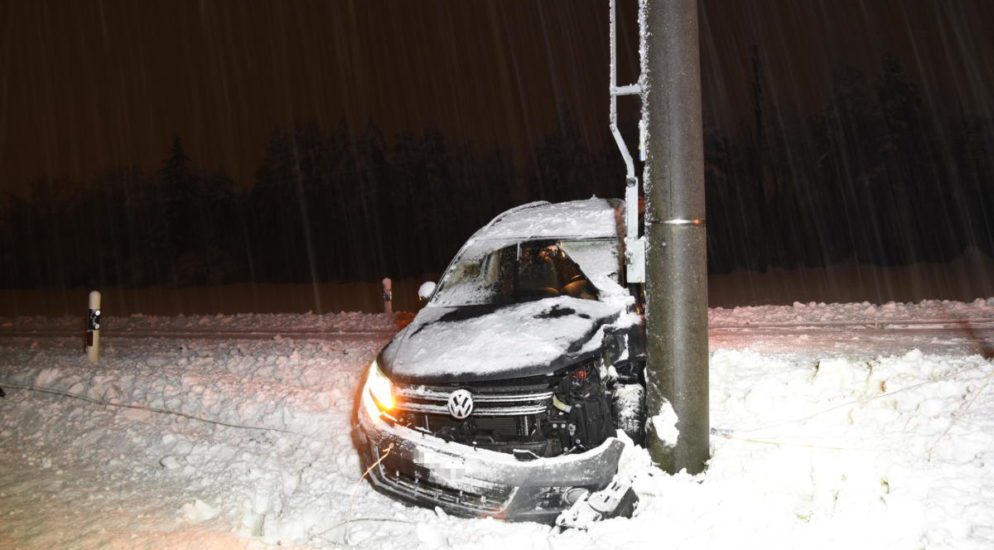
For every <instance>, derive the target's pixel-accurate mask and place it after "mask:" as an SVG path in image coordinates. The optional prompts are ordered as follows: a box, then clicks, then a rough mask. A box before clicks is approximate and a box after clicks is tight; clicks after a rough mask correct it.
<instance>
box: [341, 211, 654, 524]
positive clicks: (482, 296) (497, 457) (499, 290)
mask: <svg viewBox="0 0 994 550" xmlns="http://www.w3.org/2000/svg"><path fill="white" fill-rule="evenodd" d="M623 210H624V204H623V203H622V202H621V201H615V200H605V199H596V198H593V199H589V200H583V201H572V202H565V203H557V204H550V203H547V202H538V203H531V204H527V205H524V206H521V207H518V208H515V209H512V210H509V211H507V212H505V213H503V214H501V215H499V216H498V217H496V218H495V219H494V220H493V221H491V222H490V223H489V224H488V225H486V226H485V227H483V228H482V229H480V230H479V231H477V232H476V233H475V234H474V235H473V236H472V237H471V238H470V239H469V241H467V242H466V244H465V245H463V247H462V248H461V249H460V250H459V252H458V253H457V254H456V256H455V258H454V259H453V260H452V262H451V264H450V265H449V266H448V268H447V269H446V270H445V272H444V274H443V276H442V278H441V280H440V282H439V283H438V285H437V286H435V285H434V284H432V283H426V285H424V286H423V287H422V292H421V293H422V294H423V295H424V297H426V298H429V300H428V301H427V303H426V305H425V307H424V308H422V309H421V311H420V312H418V314H417V316H416V317H415V318H414V320H413V321H412V322H411V323H410V324H409V325H408V326H407V327H405V328H404V329H403V330H401V331H400V332H399V333H398V334H397V335H396V336H395V337H394V338H393V340H392V341H391V342H390V343H389V344H388V345H387V346H386V347H385V348H384V349H383V351H382V352H381V353H380V354H379V355H378V357H377V358H376V360H375V361H374V362H373V363H372V364H371V365H370V366H369V369H368V370H367V372H366V373H365V375H364V376H363V379H362V380H361V381H360V387H359V391H358V394H357V403H356V408H355V419H354V428H355V429H354V435H355V440H356V446H357V448H358V450H359V454H360V456H361V461H362V466H363V470H364V471H368V479H369V481H370V482H371V483H372V485H373V486H374V487H375V488H376V489H377V490H379V491H380V492H382V493H385V494H387V495H389V496H392V497H395V498H397V499H400V500H403V501H406V502H409V503H413V504H418V505H423V506H428V507H432V508H435V507H438V508H441V509H442V510H444V511H446V512H448V513H450V514H453V515H459V516H472V517H479V516H490V517H496V518H502V519H508V520H526V521H539V522H544V523H551V522H554V521H555V519H556V517H557V516H559V514H560V513H561V512H563V511H564V510H566V509H569V508H570V507H571V506H572V505H574V503H576V502H577V501H578V500H580V499H583V498H586V497H587V496H588V495H590V494H592V493H594V492H596V491H600V490H602V489H605V487H607V486H608V485H609V484H611V483H612V479H613V478H614V476H615V474H616V472H617V469H618V460H619V457H620V456H621V452H622V449H623V447H624V445H625V442H624V439H626V438H625V437H623V436H619V434H618V430H619V429H620V430H622V431H623V432H624V433H625V434H627V439H630V440H632V441H636V442H638V441H640V440H641V439H642V437H643V423H644V410H643V409H644V393H645V392H644V387H645V380H644V364H645V354H644V339H645V338H644V323H643V321H642V318H641V315H640V310H641V306H640V303H639V301H638V292H637V291H633V290H632V289H630V288H629V287H628V286H627V285H626V281H625V280H624V272H625V271H624V269H623V265H624V263H623V262H624V254H625V250H624V249H623V247H624V245H623V242H624V241H623V239H622V236H623V235H624V227H623V225H624V222H623ZM632 288H633V289H634V288H637V287H636V286H634V285H633V287H632Z"/></svg>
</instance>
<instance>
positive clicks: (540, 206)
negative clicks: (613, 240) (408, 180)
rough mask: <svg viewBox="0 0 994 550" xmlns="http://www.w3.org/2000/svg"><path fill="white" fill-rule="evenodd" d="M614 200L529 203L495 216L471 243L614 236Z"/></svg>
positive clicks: (616, 213)
mask: <svg viewBox="0 0 994 550" xmlns="http://www.w3.org/2000/svg"><path fill="white" fill-rule="evenodd" d="M622 204H623V203H621V201H618V200H616V199H599V198H596V197H591V198H589V199H586V200H578V201H568V202H559V203H549V202H546V201H539V202H532V203H528V204H524V205H522V206H519V207H517V208H512V209H510V210H508V211H506V212H504V213H503V214H500V215H498V216H497V217H496V218H494V219H493V221H491V222H490V223H489V224H487V225H486V226H484V227H483V228H482V229H480V230H479V231H477V232H476V234H475V235H473V238H472V240H501V241H507V240H525V239H542V238H549V239H554V238H583V239H598V238H606V237H617V236H618V215H619V212H618V210H619V209H621V208H622V207H623V206H622Z"/></svg>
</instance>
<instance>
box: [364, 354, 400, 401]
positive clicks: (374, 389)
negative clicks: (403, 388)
mask: <svg viewBox="0 0 994 550" xmlns="http://www.w3.org/2000/svg"><path fill="white" fill-rule="evenodd" d="M366 390H367V391H369V395H370V396H371V397H372V398H373V401H374V402H376V406H377V407H379V409H380V410H381V411H384V412H386V411H389V410H390V409H392V408H393V407H394V405H395V404H396V403H395V402H394V399H393V383H391V382H390V379H389V378H387V375H385V374H383V371H381V370H380V366H379V365H377V364H376V361H373V364H372V365H370V366H369V376H367V377H366Z"/></svg>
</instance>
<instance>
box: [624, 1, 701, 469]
mask: <svg viewBox="0 0 994 550" xmlns="http://www.w3.org/2000/svg"><path fill="white" fill-rule="evenodd" d="M643 9H644V10H645V12H644V13H642V14H640V17H641V18H643V19H642V22H643V25H642V29H643V36H644V40H645V46H646V47H645V50H644V52H645V53H644V55H645V58H644V59H643V60H642V63H643V68H642V78H643V80H642V82H643V86H642V94H643V96H642V98H643V117H644V122H645V124H646V125H647V134H648V135H647V144H646V145H647V149H648V151H647V153H648V154H647V160H646V165H645V173H644V175H643V181H644V182H645V186H646V203H647V205H646V217H645V221H646V240H647V247H646V323H647V327H648V342H647V344H648V345H647V348H648V349H647V352H648V364H647V367H646V379H647V381H648V388H647V396H646V401H647V409H648V416H649V417H650V418H651V417H653V416H654V415H658V414H659V413H660V411H662V410H664V408H665V406H666V404H667V403H668V404H669V405H672V407H673V410H674V411H675V412H676V416H677V419H678V420H677V423H676V427H677V429H678V430H679V437H678V438H677V440H676V441H675V442H673V441H667V440H664V439H665V438H660V437H657V434H656V433H655V425H654V424H655V423H654V422H652V421H650V422H649V426H648V431H649V433H648V437H647V443H648V446H649V452H650V455H651V456H652V459H653V461H654V462H655V463H656V464H658V465H659V466H660V467H662V468H663V469H665V470H667V471H669V472H678V471H680V470H683V469H686V470H687V472H689V473H691V474H695V473H698V472H701V471H702V470H704V467H705V464H706V462H707V460H708V458H709V455H710V451H709V443H710V433H709V432H710V425H709V417H708V416H709V415H708V310H707V231H706V227H705V223H704V215H705V210H704V139H703V127H702V122H701V76H700V51H699V42H698V23H697V0H648V1H647V3H646V4H645V5H644V6H643ZM658 418H662V417H658Z"/></svg>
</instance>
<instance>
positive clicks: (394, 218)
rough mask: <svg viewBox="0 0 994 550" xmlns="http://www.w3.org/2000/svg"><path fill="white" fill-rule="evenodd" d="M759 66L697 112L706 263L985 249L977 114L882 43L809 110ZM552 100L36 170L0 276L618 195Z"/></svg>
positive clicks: (412, 225)
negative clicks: (488, 132)
mask: <svg viewBox="0 0 994 550" xmlns="http://www.w3.org/2000/svg"><path fill="white" fill-rule="evenodd" d="M754 63H755V64H756V67H757V68H758V64H759V61H758V59H756V60H754ZM755 73H756V76H755V77H754V81H753V82H752V92H753V100H754V101H753V113H751V115H752V116H751V117H750V120H749V122H748V123H746V124H743V125H742V127H740V128H718V127H715V126H714V125H713V124H707V126H706V128H705V153H706V185H707V190H706V192H707V218H708V228H709V231H708V254H709V258H708V261H709V268H710V269H711V271H712V272H727V271H729V270H732V269H736V268H747V269H755V270H765V269H769V268H774V267H783V268H791V267H797V266H802V265H803V266H817V265H827V264H831V263H836V262H840V261H856V262H860V263H864V264H870V263H872V264H878V265H894V264H907V263H911V262H919V261H945V260H949V259H951V258H953V257H955V256H957V255H959V254H961V253H962V252H963V250H964V249H965V248H966V247H968V246H975V247H977V248H979V249H981V250H983V251H986V252H987V253H994V237H992V234H994V122H992V121H991V120H990V119H989V118H983V117H978V116H973V115H967V114H964V113H960V114H958V115H956V116H951V117H950V116H947V115H946V113H947V112H948V110H944V111H943V115H942V116H939V115H938V114H937V113H936V112H935V111H934V110H932V109H928V108H925V107H923V101H922V98H921V96H920V94H919V92H918V90H917V89H916V87H915V86H914V85H913V84H912V83H910V82H909V81H908V79H907V78H906V76H905V75H904V73H903V71H902V69H901V67H900V64H899V63H897V61H896V60H893V59H889V60H887V61H885V63H884V64H883V66H882V67H881V70H880V72H879V74H876V75H874V76H872V77H866V76H865V75H862V74H860V73H858V72H856V71H854V70H851V69H847V70H844V71H840V72H839V74H838V76H837V78H835V84H834V88H833V90H832V94H831V100H830V101H828V102H827V104H825V105H824V106H822V108H821V109H820V110H818V112H816V113H813V114H805V115H801V114H799V113H793V112H788V111H786V110H784V109H775V108H773V107H774V106H772V105H770V103H769V102H768V101H767V100H766V99H765V98H764V94H763V81H762V79H761V78H760V77H759V74H760V71H759V70H756V71H755ZM560 112H561V115H560V116H558V117H557V120H556V123H555V124H554V125H553V128H552V130H551V131H550V132H549V133H548V135H547V136H546V137H545V138H544V139H542V140H540V142H539V143H538V144H537V145H536V146H535V148H534V150H532V151H529V152H528V154H527V155H524V157H525V158H524V159H522V158H516V157H515V156H513V155H512V154H511V153H509V152H508V150H507V149H505V148H502V147H492V148H484V147H480V146H478V145H475V144H474V143H472V142H468V141H453V140H449V139H447V138H446V137H445V136H444V135H443V134H442V133H441V132H439V131H438V130H433V129H429V130H425V131H423V132H421V133H414V132H409V131H405V132H400V133H398V134H396V135H393V136H390V138H389V139H388V138H387V137H386V136H384V135H383V133H382V132H381V131H380V130H379V129H378V128H377V127H376V126H375V125H373V124H369V125H367V126H366V127H365V128H363V129H361V130H358V131H357V130H356V129H354V128H349V127H348V126H346V125H345V124H344V123H341V124H339V125H338V126H336V127H334V128H330V129H329V128H322V127H320V126H319V125H317V124H316V123H300V124H296V125H294V126H293V127H291V128H286V129H277V130H274V131H273V133H272V135H271V136H270V139H269V141H268V144H267V145H266V148H265V151H264V154H263V159H262V161H261V163H260V165H259V168H258V170H257V171H256V176H255V178H254V181H253V182H251V184H250V185H239V184H237V183H236V182H234V181H232V179H231V178H230V177H228V176H227V175H225V174H223V173H220V172H212V171H208V170H204V169H202V168H199V167H198V166H197V164H196V162H195V161H194V159H191V158H189V157H188V155H187V154H186V152H185V150H184V148H183V145H182V141H181V140H180V138H176V139H175V140H174V141H173V143H172V146H171V148H170V149H169V151H168V152H166V154H165V155H164V160H163V162H162V163H161V166H160V167H159V168H158V169H156V170H154V171H143V170H140V169H138V168H136V167H116V168H109V169H107V170H105V171H103V172H101V173H99V174H97V175H95V176H94V177H93V178H92V179H91V180H90V181H89V182H86V183H85V184H82V185H80V184H79V183H78V182H67V181H60V180H56V179H41V180H38V181H37V182H34V183H33V184H32V185H31V187H30V189H31V192H30V195H29V196H27V197H18V196H13V195H6V196H4V197H0V287H4V288H30V287H43V288H74V287H81V286H94V285H96V286H101V287H106V286H128V287H130V286H147V285H172V286H182V285H204V284H223V283H231V282H242V281H257V282H310V281H333V280H367V281H368V280H377V279H379V278H380V277H383V276H391V277H400V278H403V277H415V276H420V275H423V274H427V273H438V272H439V271H441V270H442V269H443V268H444V267H445V263H446V262H447V261H448V260H449V259H450V258H451V256H452V255H453V254H454V253H455V251H456V250H457V249H458V247H459V246H460V245H461V244H462V243H463V242H464V241H465V240H466V238H468V236H469V235H470V234H471V233H472V232H473V231H475V230H476V229H477V228H479V227H480V226H481V225H483V224H484V223H486V222H487V221H488V220H490V219H491V218H492V217H493V216H494V215H496V214H498V213H499V212H501V211H503V210H505V209H507V208H509V207H511V206H514V205H516V204H520V203H523V202H527V201H531V200H540V199H543V200H551V201H561V200H569V199H577V198H587V197H590V196H591V195H597V196H620V195H621V193H622V189H623V185H624V182H623V179H624V178H623V175H624V170H623V166H622V164H621V159H620V157H619V155H618V153H617V151H615V150H614V145H613V143H612V142H610V140H605V142H604V143H603V145H600V146H597V147H591V146H590V145H588V142H587V141H586V140H585V139H583V133H582V132H581V131H580V128H579V127H578V126H577V124H576V122H575V119H574V118H573V117H572V116H570V114H569V112H568V111H566V110H561V111H560ZM706 122H707V121H706ZM628 126H634V125H628ZM629 142H630V143H632V142H634V139H632V140H629Z"/></svg>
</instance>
